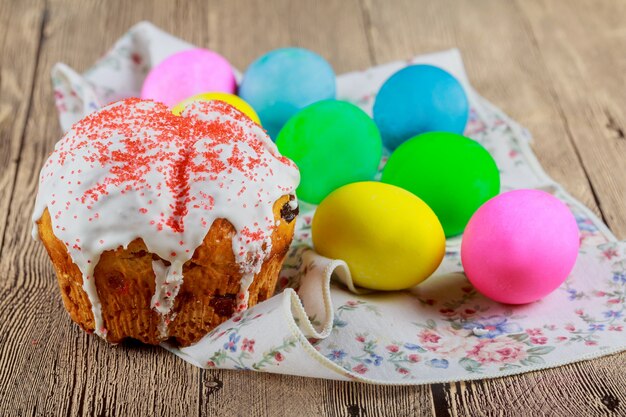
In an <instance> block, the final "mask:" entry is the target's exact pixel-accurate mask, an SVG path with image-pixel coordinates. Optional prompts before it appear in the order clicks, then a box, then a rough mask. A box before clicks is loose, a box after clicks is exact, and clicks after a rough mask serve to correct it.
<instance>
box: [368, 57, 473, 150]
mask: <svg viewBox="0 0 626 417" xmlns="http://www.w3.org/2000/svg"><path fill="white" fill-rule="evenodd" d="M468 116H469V101H468V100H467V95H466V94H465V91H464V90H463V86H462V85H461V83H459V82H458V81H457V79H456V78H454V77H453V76H452V75H450V74H449V73H448V72H446V71H444V70H442V69H440V68H437V67H433V66H432V65H412V66H409V67H406V68H403V69H401V70H400V71H398V72H396V73H395V74H393V75H392V76H391V77H389V79H388V80H387V81H385V83H384V84H383V86H382V87H381V88H380V91H379V92H378V95H377V96H376V101H375V102H374V121H375V122H376V124H377V125H378V129H379V130H380V133H381V136H382V138H383V143H384V144H385V146H386V147H387V148H388V149H390V150H393V149H395V148H397V147H398V146H400V144H402V143H403V142H404V141H406V140H407V139H410V138H412V137H414V136H416V135H420V134H422V133H426V132H433V131H437V132H452V133H456V134H462V133H463V131H464V130H465V125H466V124H467V118H468Z"/></svg>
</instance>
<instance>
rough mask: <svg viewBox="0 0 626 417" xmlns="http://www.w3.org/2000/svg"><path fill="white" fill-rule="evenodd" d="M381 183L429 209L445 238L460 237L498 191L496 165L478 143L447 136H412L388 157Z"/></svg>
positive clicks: (458, 136) (434, 134)
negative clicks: (393, 186) (435, 217)
mask: <svg viewBox="0 0 626 417" xmlns="http://www.w3.org/2000/svg"><path fill="white" fill-rule="evenodd" d="M382 181H383V182H386V183H388V184H393V185H396V186H398V187H402V188H404V189H406V190H408V191H410V192H412V193H413V194H415V195H416V196H418V197H419V198H421V199H422V200H423V201H424V202H425V203H426V204H428V205H429V206H430V208H432V209H433V211H434V212H435V214H436V215H437V217H438V218H439V221H440V222H441V225H442V226H443V230H444V232H445V234H446V237H450V236H455V235H458V234H460V233H463V229H465V226H466V225H467V222H468V221H469V219H470V217H472V214H474V212H475V211H476V210H477V209H478V208H479V207H480V206H481V205H482V204H483V203H484V202H486V201H487V200H489V199H490V198H491V197H494V196H495V195H497V194H498V192H499V191H500V173H499V171H498V167H497V166H496V163H495V161H494V160H493V158H492V157H491V155H490V154H489V152H487V150H486V149H485V148H483V147H482V145H480V144H479V143H478V142H476V141H474V140H472V139H469V138H466V137H465V136H461V135H457V134H454V133H447V132H430V133H425V134H422V135H419V136H415V137H413V138H411V139H409V140H408V141H406V142H404V143H403V144H402V145H400V146H399V147H398V148H397V149H396V150H395V152H394V153H393V154H392V155H391V156H390V157H389V160H388V161H387V165H386V166H385V169H384V170H383V175H382Z"/></svg>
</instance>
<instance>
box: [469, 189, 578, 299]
mask: <svg viewBox="0 0 626 417" xmlns="http://www.w3.org/2000/svg"><path fill="white" fill-rule="evenodd" d="M579 245H580V243H579V236H578V226H577V224H576V219H575V218H574V216H573V215H572V213H571V211H570V210H569V209H568V208H567V206H566V205H565V204H563V203H562V202H561V201H560V200H558V199H557V198H556V197H553V196H552V195H550V194H548V193H546V192H543V191H538V190H516V191H509V192H507V193H503V194H500V195H498V196H496V197H494V198H492V199H491V200H489V201H487V202H486V203H485V204H483V205H482V206H481V207H480V208H479V209H478V210H477V211H476V213H474V215H473V216H472V218H471V219H470V221H469V223H468V224H467V227H466V228H465V232H464V234H463V243H462V245H461V260H462V262H463V268H464V269H465V275H467V278H468V279H469V280H470V281H471V283H472V284H473V285H474V287H476V289H477V290H478V291H480V292H481V293H482V294H483V295H485V296H487V297H489V298H491V299H493V300H496V301H499V302H501V303H506V304H525V303H530V302H533V301H536V300H539V299H541V298H543V297H545V296H546V295H548V294H550V293H551V292H552V291H554V290H555V289H557V288H558V287H559V285H561V284H562V283H563V282H564V281H565V279H566V278H567V276H568V275H569V273H570V272H571V271H572V268H573V267H574V263H575V262H576V257H577V256H578V247H579Z"/></svg>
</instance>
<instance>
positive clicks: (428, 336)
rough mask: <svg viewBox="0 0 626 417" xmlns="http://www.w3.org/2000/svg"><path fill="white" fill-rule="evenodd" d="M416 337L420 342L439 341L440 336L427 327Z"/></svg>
mask: <svg viewBox="0 0 626 417" xmlns="http://www.w3.org/2000/svg"><path fill="white" fill-rule="evenodd" d="M418 337H419V339H420V342H421V343H422V344H428V343H439V339H441V336H439V335H438V334H437V333H435V332H433V331H432V330H428V329H424V330H422V332H421V333H420V334H419V335H418Z"/></svg>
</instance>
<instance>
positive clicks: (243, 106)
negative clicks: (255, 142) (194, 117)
mask: <svg viewBox="0 0 626 417" xmlns="http://www.w3.org/2000/svg"><path fill="white" fill-rule="evenodd" d="M211 100H219V101H223V102H225V103H228V104H230V105H231V106H233V107H234V108H236V109H237V110H239V111H240V112H242V113H243V114H245V115H246V116H248V117H249V118H250V119H252V121H253V122H255V123H256V124H258V125H260V124H261V120H260V119H259V116H258V115H257V114H256V112H255V111H254V109H253V108H252V106H250V105H249V104H248V103H246V102H245V101H244V100H243V99H242V98H241V97H239V96H236V95H234V94H228V93H202V94H197V95H195V96H193V97H189V98H188V99H185V100H183V101H181V102H180V103H178V104H177V105H176V106H174V108H172V113H174V114H175V115H177V116H178V115H180V114H181V113H182V112H183V110H184V109H185V106H187V105H188V104H189V103H192V102H194V101H211Z"/></svg>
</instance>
